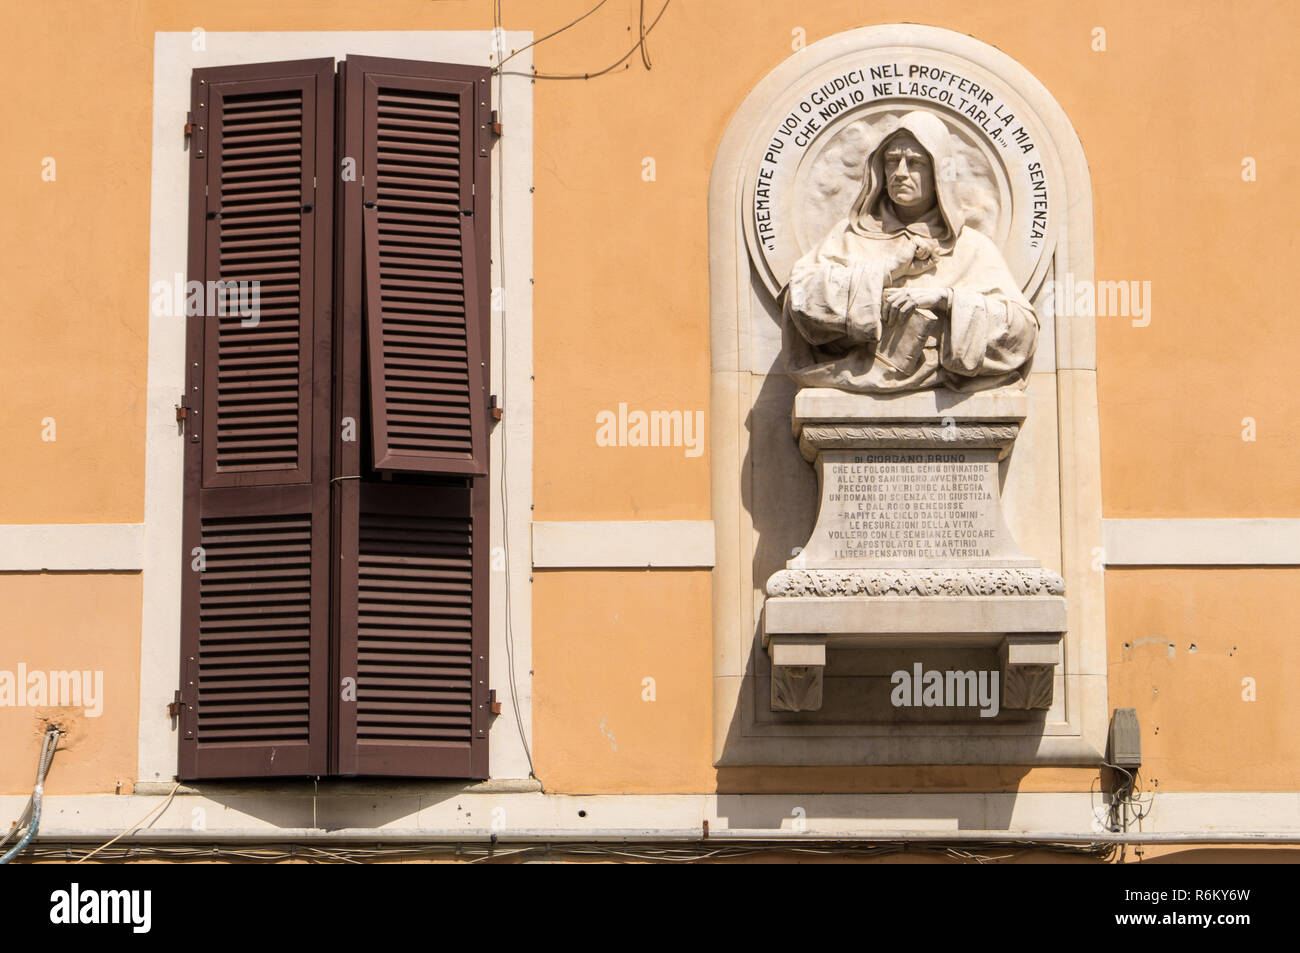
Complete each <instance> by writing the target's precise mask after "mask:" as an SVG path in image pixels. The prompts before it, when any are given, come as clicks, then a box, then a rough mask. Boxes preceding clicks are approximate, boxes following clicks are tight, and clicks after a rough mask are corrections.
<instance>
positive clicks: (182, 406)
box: [176, 394, 190, 424]
mask: <svg viewBox="0 0 1300 953" xmlns="http://www.w3.org/2000/svg"><path fill="white" fill-rule="evenodd" d="M189 416H190V405H189V404H187V403H185V395H184V394H181V402H180V403H179V404H177V405H176V422H177V423H178V424H183V423H185V421H186V420H188V419H189Z"/></svg>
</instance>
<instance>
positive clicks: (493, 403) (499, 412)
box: [488, 394, 506, 420]
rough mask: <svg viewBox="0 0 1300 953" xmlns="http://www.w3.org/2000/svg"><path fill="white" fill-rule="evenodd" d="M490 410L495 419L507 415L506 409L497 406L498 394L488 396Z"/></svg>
mask: <svg viewBox="0 0 1300 953" xmlns="http://www.w3.org/2000/svg"><path fill="white" fill-rule="evenodd" d="M488 411H489V412H490V413H491V414H492V419H493V420H500V419H501V418H502V417H504V416H505V413H506V412H505V411H504V410H503V409H502V408H501V407H499V406H497V395H496V394H493V395H491V396H490V397H488Z"/></svg>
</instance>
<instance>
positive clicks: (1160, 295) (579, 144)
mask: <svg viewBox="0 0 1300 953" xmlns="http://www.w3.org/2000/svg"><path fill="white" fill-rule="evenodd" d="M588 6H589V4H586V3H581V2H576V0H534V2H529V3H527V4H524V3H510V2H507V3H506V4H505V16H506V20H505V25H506V27H507V28H508V29H523V30H532V31H534V33H535V34H536V35H538V36H541V35H542V34H544V33H547V32H550V31H551V30H553V29H556V28H558V27H560V26H562V25H563V24H564V23H566V22H568V21H569V20H570V19H572V18H573V17H574V16H576V15H577V14H578V13H580V12H582V11H583V10H585V9H586V8H587V7H588ZM637 6H638V4H637V3H636V2H634V0H614V2H612V3H610V4H608V5H607V6H606V7H605V8H603V9H602V10H601V11H600V12H599V13H597V14H596V15H594V16H593V17H591V18H590V19H589V20H587V21H585V22H584V23H583V24H581V25H580V26H579V27H577V28H575V29H574V30H571V31H569V32H568V33H565V34H562V35H560V36H558V37H556V38H555V39H553V40H550V41H548V42H546V43H545V44H543V45H542V46H540V47H538V49H537V50H536V51H535V52H536V58H537V63H538V66H539V68H540V69H541V70H543V71H547V72H561V73H569V72H575V71H576V72H584V71H590V70H593V69H598V68H600V67H603V66H605V65H607V64H608V63H610V62H613V61H614V60H615V59H617V57H618V56H620V55H621V54H622V53H623V52H625V51H626V49H628V47H629V46H630V44H631V42H632V39H633V33H632V30H633V29H634V24H635V22H636V9H637ZM649 6H651V7H652V8H653V9H656V10H657V9H658V3H657V2H656V3H651V4H649ZM491 7H492V5H491V4H490V3H488V2H486V0H464V2H459V0H442V2H434V3H430V2H428V0H382V2H381V0H374V2H367V3H364V4H359V3H356V2H344V0H286V2H280V3H276V4H266V3H264V2H260V0H230V2H225V3H222V4H219V5H216V4H212V3H210V2H180V0H154V2H129V0H117V2H104V0H100V2H72V0H47V2H43V3H40V4H25V5H14V7H13V8H12V9H10V10H7V11H6V24H5V28H4V29H3V30H0V56H2V57H3V58H4V61H5V62H6V64H7V67H8V70H9V73H10V75H11V76H12V77H18V78H20V79H21V82H20V83H19V84H17V85H16V86H14V88H12V89H10V91H9V92H8V94H7V95H5V96H4V97H3V98H0V164H2V165H3V172H4V174H3V175H2V176H0V201H2V203H3V208H4V209H5V213H6V214H5V219H6V223H7V225H8V227H7V228H5V229H3V230H0V287H3V288H4V289H5V295H4V300H3V304H2V306H0V325H2V326H3V341H4V347H3V348H0V381H3V382H4V383H3V386H4V398H5V400H4V408H3V410H2V411H0V446H3V447H4V448H5V450H6V455H5V465H4V467H3V468H0V523H44V522H52V523H79V522H87V523H94V522H139V521H140V520H141V519H142V518H143V500H144V397H145V385H146V381H145V364H146V354H147V345H148V342H147V330H148V326H147V317H148V254H149V233H148V232H149V229H148V219H149V195H150V193H149V188H150V180H149V177H150V152H151V142H150V136H149V133H148V130H149V128H150V121H151V95H152V91H151V82H152V69H153V63H152V51H153V34H154V32H155V31H189V30H191V29H193V28H195V27H203V28H205V29H207V30H212V31H218V30H250V31H252V30H371V29H420V30H429V29H448V30H457V29H474V30H485V29H488V28H490V26H491ZM911 15H912V16H913V17H915V18H916V19H917V20H919V21H920V22H925V23H930V24H934V25H939V26H944V27H947V28H950V29H954V30H958V31H962V32H967V33H970V34H972V35H974V36H975V37H977V38H979V39H981V40H984V41H986V42H988V43H992V44H994V45H996V46H997V47H999V48H1000V49H1002V50H1003V51H1004V52H1006V53H1007V54H1009V55H1010V56H1012V57H1013V58H1015V59H1016V60H1018V61H1019V62H1020V63H1021V64H1023V65H1024V66H1025V67H1026V68H1027V69H1029V70H1030V71H1031V72H1032V73H1034V74H1035V75H1036V76H1037V77H1038V78H1039V79H1040V80H1041V81H1042V82H1043V83H1044V84H1045V85H1046V86H1047V88H1048V89H1049V90H1050V91H1051V92H1052V93H1053V95H1054V96H1055V97H1056V99H1057V100H1058V101H1059V102H1060V104H1061V105H1062V107H1063V108H1064V110H1065V111H1066V113H1067V114H1068V115H1069V117H1070V118H1071V120H1072V121H1073V123H1074V125H1075V127H1076V129H1077V130H1078V132H1079V135H1080V138H1081V139H1082V141H1083V144H1084V148H1085V150H1086V152H1087V156H1088V161H1089V165H1090V168H1091V171H1092V180H1093V188H1094V210H1095V216H1096V274H1097V277H1098V278H1100V279H1115V280H1126V281H1133V280H1136V281H1150V282H1151V285H1152V296H1153V297H1152V304H1153V308H1152V320H1151V323H1150V325H1149V326H1147V327H1142V328H1138V327H1133V326H1132V325H1131V324H1130V323H1129V322H1128V321H1127V320H1126V319H1117V318H1109V319H1102V320H1100V321H1099V322H1098V363H1099V382H1100V384H1099V386H1100V402H1101V438H1102V473H1103V486H1104V508H1105V511H1104V515H1105V516H1107V517H1226V516H1271V517H1296V516H1300V476H1298V474H1300V466H1297V464H1298V463H1300V423H1297V421H1300V396H1297V395H1298V394H1300V390H1297V388H1296V387H1295V386H1294V383H1293V375H1292V374H1291V373H1290V371H1289V369H1288V364H1287V362H1286V361H1284V360H1278V356H1279V355H1284V354H1286V353H1288V352H1289V351H1290V350H1292V349H1293V345H1294V344H1295V343H1296V341H1297V334H1298V333H1297V332H1296V331H1295V330H1294V329H1293V328H1292V325H1291V318H1290V315H1289V312H1288V309H1287V307H1286V301H1287V298H1288V296H1287V293H1286V288H1287V281H1286V276H1287V275H1288V274H1289V269H1288V261H1287V256H1288V255H1289V253H1290V251H1291V241H1290V238H1291V231H1292V225H1291V219H1292V217H1293V215H1294V209H1295V207H1296V204H1297V198H1300V196H1298V195H1297V188H1298V187H1297V185H1296V183H1297V182H1298V181H1300V176H1298V175H1297V172H1300V169H1298V168H1297V165H1298V164H1300V158H1298V153H1297V150H1296V148H1295V145H1296V134H1295V132H1294V129H1293V128H1291V127H1292V126H1293V123H1291V122H1290V120H1289V117H1291V116H1294V115H1295V114H1297V112H1300V82H1297V80H1300V64H1298V63H1297V61H1296V59H1295V57H1294V56H1293V55H1292V47H1293V44H1294V40H1293V37H1294V36H1295V34H1296V32H1297V29H1300V8H1297V7H1293V6H1289V5H1285V4H1278V3H1272V2H1256V3H1249V2H1248V3H1237V4H1232V5H1226V4H1223V5H1219V4H1209V3H1206V4H1197V5H1192V4H1186V3H1181V2H1177V0H1164V2H1152V3H1146V4H1141V5H1135V4H1132V3H1129V2H1124V0H1115V2H1105V3H1093V4H1086V5H1084V4H1067V3H1043V2H1042V0H1026V2H1005V3H999V4H997V5H992V4H972V3H969V2H965V0H933V2H930V3H928V4H926V5H925V6H924V8H923V9H921V8H917V9H916V10H915V11H913V12H912V14H911ZM895 16H896V11H894V10H892V9H887V8H886V7H885V6H883V5H871V4H866V5H864V4H862V3H861V2H858V0H825V2H819V3H817V4H807V3H796V2H793V0H789V2H776V3H763V4H757V3H749V2H741V0H711V2H707V3H706V2H701V0H674V2H673V3H672V5H671V6H670V8H669V9H668V12H667V14H666V15H665V16H664V18H663V20H662V22H661V23H660V24H659V26H658V27H657V28H656V30H655V32H654V33H653V35H652V37H651V39H650V43H649V49H650V54H651V57H652V61H653V65H654V68H653V70H652V71H650V72H646V71H645V70H644V69H643V68H642V66H641V64H640V58H639V57H633V58H632V59H631V60H630V61H629V62H630V63H631V67H630V68H629V69H627V70H626V71H622V70H620V71H618V72H615V73H614V74H612V75H608V76H605V77H602V78H599V79H596V80H592V81H587V82H584V81H573V82H545V81H543V82H539V83H538V84H537V85H536V89H535V137H536V145H535V152H534V164H535V182H534V184H535V186H536V193H535V196H534V201H535V207H534V210H535V222H536V224H535V235H534V241H535V254H534V258H535V269H534V277H535V282H536V284H535V310H534V334H535V363H536V390H535V394H536V406H535V427H536V431H535V446H534V452H535V469H534V483H535V498H534V500H533V501H532V502H534V503H535V507H536V509H535V512H534V517H535V518H536V519H539V520H570V519H581V520H606V519H610V520H632V519H641V520H646V519H650V520H654V519H707V518H708V517H709V458H708V454H707V452H706V453H704V454H703V455H702V456H699V457H688V456H687V455H686V454H685V453H683V452H682V450H681V449H680V448H677V449H667V448H653V449H634V448H623V449H617V448H609V447H601V446H598V445H597V442H596V440H595V430H596V428H595V415H596V413H597V412H598V411H600V410H607V409H615V408H617V406H618V404H619V403H620V402H626V403H627V404H628V405H629V406H630V407H632V408H644V409H668V410H672V409H679V410H684V411H686V410H704V411H705V412H706V413H707V410H708V373H707V372H708V322H709V317H708V315H709V310H708V270H707V221H706V199H707V189H708V180H709V172H710V168H711V165H712V162H713V156H714V152H715V150H716V148H717V145H718V143H719V140H720V139H721V136H722V133H723V131H724V129H725V127H726V124H727V122H728V120H729V118H730V116H731V114H732V112H733V111H734V109H735V108H736V107H737V106H738V105H739V103H740V102H741V101H742V99H743V98H744V96H745V95H746V94H747V93H748V91H749V90H750V89H751V88H752V87H753V86H754V84H755V83H756V82H757V81H758V80H759V79H760V78H761V77H762V76H763V75H765V74H766V73H767V72H768V71H769V70H771V69H772V68H773V67H774V66H776V65H777V64H778V63H779V62H781V61H782V60H783V59H784V58H786V57H787V56H790V55H791V54H792V37H793V31H796V30H802V31H803V32H804V34H805V35H806V40H807V42H809V43H811V42H814V41H816V40H817V39H819V38H821V37H823V36H827V35H830V34H833V33H837V32H840V31H843V30H846V29H850V28H853V27H856V26H861V25H864V24H867V23H871V22H883V21H886V20H890V19H894V18H895ZM1097 27H1101V28H1104V29H1105V31H1106V46H1107V49H1106V51H1105V52H1095V51H1094V50H1093V48H1092V47H1093V30H1094V28H1097ZM506 135H507V136H508V135H509V130H508V129H507V130H506ZM1248 156H1249V157H1253V158H1254V159H1255V161H1256V163H1257V168H1258V181H1256V182H1252V183H1247V182H1243V181H1242V177H1241V167H1242V161H1243V159H1244V158H1245V157H1248ZM46 157H51V158H53V159H54V160H55V173H56V175H55V179H54V181H44V180H43V178H42V174H41V173H42V163H43V160H44V159H45V158H46ZM646 159H653V160H654V169H655V176H654V181H645V179H644V177H643V169H644V168H645V160H646ZM47 417H52V418H54V420H55V426H56V431H55V433H56V439H55V440H53V441H49V440H44V439H42V434H43V430H44V429H45V424H44V423H43V420H44V418H47ZM1246 417H1250V418H1253V419H1254V421H1255V427H1256V432H1257V436H1256V439H1255V440H1253V441H1246V440H1243V439H1242V428H1243V418H1246ZM1296 579H1297V572H1296V571H1295V570H1274V571H1262V570H1221V571H1212V570H1197V571H1191V570H1162V571H1123V572H1113V573H1111V574H1110V575H1109V577H1108V585H1107V599H1108V605H1107V617H1108V620H1109V629H1110V634H1109V638H1110V651H1109V661H1110V666H1111V668H1110V672H1111V675H1110V686H1111V687H1110V691H1111V704H1112V705H1114V706H1118V705H1132V706H1134V707H1137V708H1138V711H1139V716H1140V718H1141V720H1142V725H1143V728H1144V733H1145V735H1144V742H1145V743H1147V744H1148V745H1149V750H1150V752H1151V756H1152V759H1153V760H1152V761H1151V767H1150V769H1149V773H1151V774H1153V775H1155V777H1157V778H1159V780H1160V782H1161V787H1162V788H1168V787H1172V788H1175V789H1235V790H1243V789H1256V790H1295V789H1297V787H1300V757H1297V752H1296V750H1295V744H1294V742H1292V741H1291V738H1290V736H1289V734H1288V732H1287V731H1286V725H1287V724H1288V723H1294V721H1295V715H1296V706H1295V703H1294V702H1292V701H1290V700H1289V696H1288V694H1287V692H1286V689H1285V682H1284V679H1285V678H1286V673H1287V672H1288V671H1289V670H1290V669H1289V668H1288V667H1287V666H1288V664H1293V663H1295V662H1296V661H1297V659H1296V653H1295V649H1294V647H1293V646H1292V643H1291V633H1293V632H1294V631H1295V624H1294V623H1295V621H1296V620H1295V619H1293V618H1291V616H1292V615H1294V613H1293V612H1290V610H1289V609H1288V608H1287V604H1286V602H1285V600H1283V599H1282V598H1280V595H1281V594H1282V593H1285V592H1287V591H1289V589H1290V588H1294V585H1295V582H1296ZM0 593H2V594H3V596H2V597H0V607H2V608H0V613H2V615H3V620H2V621H3V627H2V628H0V631H2V632H3V638H2V639H0V668H5V667H7V666H8V661H7V660H8V659H10V658H12V659H15V660H17V659H23V660H26V661H28V662H29V663H31V664H33V665H36V664H40V665H46V666H53V667H60V668H61V667H66V666H64V665H63V664H62V663H61V662H60V656H59V652H60V651H61V646H71V645H78V646H80V648H79V649H78V651H79V653H82V656H83V657H84V658H87V659H88V658H90V657H91V655H92V654H93V653H94V652H101V651H102V652H103V653H105V654H104V659H103V664H104V666H106V669H105V670H106V671H111V672H113V673H114V675H113V681H112V684H113V685H114V688H113V692H114V694H115V696H117V697H119V698H126V697H128V696H130V694H131V691H132V690H133V689H132V685H133V684H134V683H132V682H131V681H130V679H133V678H136V677H137V676H136V675H135V673H136V672H138V668H139V666H138V653H139V619H140V609H141V607H140V586H139V578H138V576H131V575H107V574H105V575H100V574H67V575H58V576H46V575H17V576H15V575H4V576H0ZM534 598H535V605H534V668H535V671H536V681H535V686H534V687H535V692H534V697H535V712H534V725H535V740H536V763H537V771H538V774H539V776H541V777H542V779H543V780H544V781H545V782H546V783H547V786H548V790H552V789H553V790H570V791H633V790H635V791H685V790H690V791H700V790H712V789H714V788H715V787H721V788H722V789H724V790H732V791H743V790H752V791H760V790H777V789H787V790H792V789H804V790H828V789H833V790H914V789H930V790H961V789H972V790H1007V789H1016V788H1021V789H1036V790H1083V789H1086V788H1087V785H1088V784H1089V782H1090V780H1091V779H1092V778H1093V777H1094V775H1093V773H1092V772H1087V771H1060V770H1052V771H1033V772H1028V773H1026V772H1023V771H1020V770H1014V769H965V770H963V769H951V768H945V769H932V770H930V769H834V770H829V769H827V770H802V771H792V770H786V771H782V772H775V773H774V772H771V771H767V770H765V769H740V770H733V771H730V772H723V773H722V774H721V775H720V774H719V772H717V771H716V770H715V769H714V768H713V767H712V766H711V764H710V733H711V714H710V705H711V688H710V681H711V676H712V659H711V644H712V636H711V632H710V607H709V599H710V590H709V577H708V574H707V573H704V572H688V571H681V572H657V573H643V572H604V573H590V572H588V573H569V572H559V573H539V574H537V577H536V581H535V583H534ZM1259 607H1265V608H1259ZM1288 613H1290V614H1288ZM1166 636H1167V638H1166ZM1153 638H1159V639H1163V640H1164V641H1165V642H1168V641H1173V642H1174V643H1175V644H1176V646H1177V652H1176V654H1175V656H1174V657H1173V658H1169V657H1167V656H1166V655H1165V654H1164V653H1165V649H1164V648H1162V646H1163V643H1157V642H1154V641H1149V640H1151V639H1153ZM72 639H76V640H78V641H67V642H65V641H64V640H72ZM1192 641H1195V642H1196V643H1197V644H1198V652H1197V653H1195V654H1188V652H1187V651H1186V648H1185V646H1186V644H1187V643H1189V642H1192ZM1126 643H1127V644H1129V645H1130V646H1132V647H1131V648H1125V644H1126ZM1230 646H1236V648H1235V649H1233V652H1232V653H1231V654H1230V653H1229V651H1228V649H1229V647H1230ZM91 647H93V648H91ZM70 664H71V663H70ZM76 664H77V665H78V666H79V667H85V666H86V665H87V664H89V663H88V662H83V661H78V662H77V663H76ZM9 667H11V666H9ZM1246 676H1253V677H1255V678H1257V679H1258V694H1257V700H1256V701H1254V702H1251V703H1245V702H1241V703H1234V702H1233V701H1232V699H1233V696H1234V694H1236V695H1239V694H1240V690H1241V688H1240V684H1241V678H1242V677H1246ZM645 677H653V678H655V679H656V693H657V697H656V700H655V701H654V702H646V701H643V700H642V693H643V687H642V679H643V678H645ZM1157 689H1158V694H1156V693H1155V692H1156V690H1157ZM1210 699H1222V700H1223V701H1222V704H1221V705H1220V704H1218V703H1217V702H1216V703H1215V704H1214V705H1210V704H1207V700H1210ZM132 704H133V705H134V702H132ZM29 715H30V713H29V712H27V711H26V710H24V709H18V710H16V711H3V710H0V727H2V728H3V730H2V731H0V771H2V772H3V779H2V781H0V789H3V790H16V789H19V788H22V787H23V786H24V785H25V784H26V783H27V782H26V781H25V780H24V779H25V777H26V775H27V774H29V773H30V767H29V765H30V764H32V763H34V757H35V747H36V744H37V731H36V728H35V727H34V726H33V725H32V724H29V723H28V722H30V720H31V719H30V717H29ZM134 719H135V713H134V709H133V708H132V709H131V710H130V711H129V712H128V710H127V706H126V704H125V702H122V706H121V707H120V708H118V707H115V708H114V709H113V710H112V712H111V717H110V712H106V713H105V715H104V716H103V718H102V719H100V720H98V721H97V722H96V724H95V725H93V726H88V727H86V729H85V731H86V735H85V741H86V742H87V745H89V746H91V747H93V748H94V754H93V756H87V759H86V760H85V761H75V759H74V758H72V757H69V758H67V759H65V763H64V764H61V765H60V771H59V772H58V773H57V778H56V781H55V782H54V784H55V786H56V787H57V788H61V789H63V790H71V789H75V790H84V791H109V790H113V789H114V785H115V784H116V782H117V781H118V780H120V779H123V778H124V777H125V778H126V779H127V780H129V776H130V774H131V772H132V770H133V765H134V763H135V744H136V727H135V721H134ZM1157 725H1158V726H1159V727H1160V733H1159V734H1158V735H1156V734H1155V733H1154V729H1155V727H1156V726H1157ZM615 746H617V747H615ZM84 750H85V748H83V751H84Z"/></svg>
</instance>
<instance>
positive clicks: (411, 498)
mask: <svg viewBox="0 0 1300 953" xmlns="http://www.w3.org/2000/svg"><path fill="white" fill-rule="evenodd" d="M358 497H359V501H358V502H359V505H358V509H357V517H356V520H355V522H352V521H350V520H349V521H348V523H347V526H348V529H345V530H344V536H345V543H344V545H345V546H347V547H348V548H349V553H354V554H355V556H354V557H351V558H349V559H347V560H346V564H347V566H348V569H349V572H348V573H347V576H346V578H345V579H344V583H343V587H342V614H341V618H342V619H343V620H344V622H343V627H342V637H341V640H340V643H341V646H340V647H341V653H340V659H339V661H340V665H341V667H342V671H343V672H344V675H345V677H347V676H352V677H353V678H355V680H356V700H355V702H351V703H346V702H345V703H344V704H342V705H341V706H340V711H341V714H340V718H339V764H338V770H339V772H340V773H342V774H360V775H400V776H405V777H430V778H436V777H446V778H486V777H487V776H488V765H487V721H488V711H487V704H488V692H487V685H486V680H487V650H486V633H487V623H488V619H487V612H488V600H487V574H488V568H489V564H488V559H487V555H488V554H487V545H488V543H487V540H488V512H487V510H488V499H487V493H486V492H485V488H484V489H482V490H481V489H479V488H477V487H450V486H442V487H429V486H422V485H403V484H396V483H385V482H379V483H369V482H367V483H361V484H359V485H358ZM353 528H355V529H353ZM353 534H354V535H353ZM349 536H350V537H351V538H350V539H349V538H348V537H349Z"/></svg>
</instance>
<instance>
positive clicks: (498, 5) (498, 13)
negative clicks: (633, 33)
mask: <svg viewBox="0 0 1300 953" xmlns="http://www.w3.org/2000/svg"><path fill="white" fill-rule="evenodd" d="M608 2H609V0H600V3H598V4H596V5H595V6H594V7H592V8H591V9H590V10H588V11H587V12H586V13H584V14H583V15H582V16H580V17H578V18H577V19H576V20H570V21H569V22H568V23H566V24H565V25H564V26H562V27H560V28H559V29H558V30H552V31H551V32H550V33H548V34H546V36H544V37H542V38H540V39H537V40H533V42H531V43H529V44H528V45H527V46H524V47H520V48H519V49H517V50H515V51H514V52H513V53H511V54H510V55H509V56H507V57H505V58H504V59H502V60H500V61H499V62H498V63H497V69H500V68H501V67H502V66H505V64H506V63H509V62H510V61H511V60H512V59H514V58H515V57H516V56H518V55H519V54H520V53H523V52H524V51H525V50H531V49H532V48H533V47H534V46H536V45H537V44H538V43H545V42H546V41H547V40H549V39H550V38H551V37H553V36H559V35H560V34H561V33H563V32H564V31H565V30H567V29H569V28H570V27H574V26H577V25H578V24H579V23H581V22H582V21H583V20H585V19H587V17H589V16H591V15H592V14H593V13H595V12H596V11H597V10H599V9H600V8H601V7H603V6H604V5H605V4H606V3H608ZM493 10H494V12H495V17H496V23H497V28H498V29H500V27H501V3H500V0H495V2H494V4H493ZM641 12H642V15H643V16H644V14H645V0H642V11H641ZM502 52H503V53H504V52H505V51H504V50H502ZM530 75H531V74H530Z"/></svg>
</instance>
